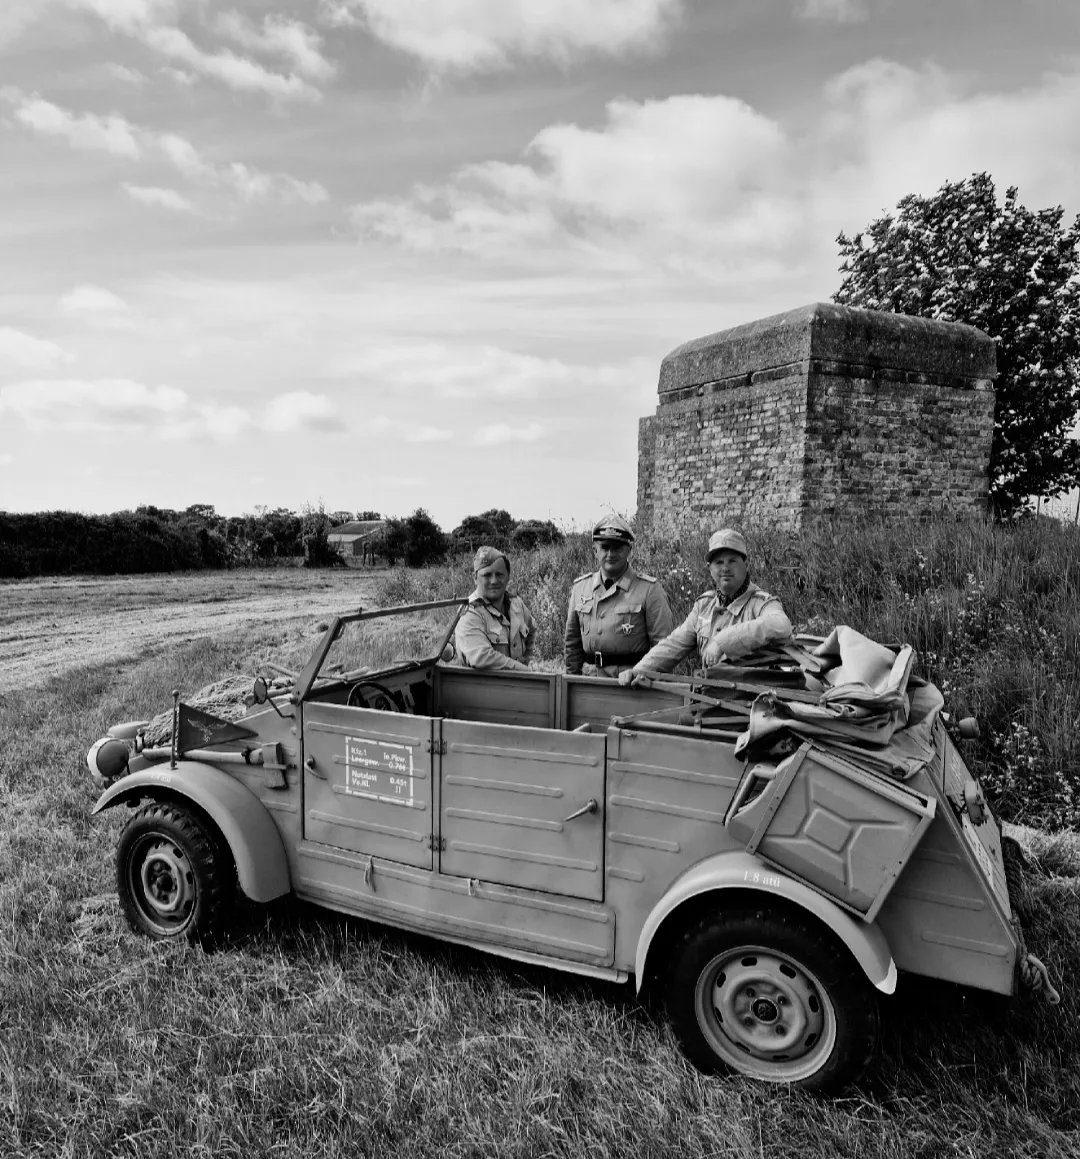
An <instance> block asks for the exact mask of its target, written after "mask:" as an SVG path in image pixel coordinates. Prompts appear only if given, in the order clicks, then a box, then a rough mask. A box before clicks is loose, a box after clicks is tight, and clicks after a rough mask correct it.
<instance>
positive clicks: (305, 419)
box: [262, 390, 344, 434]
mask: <svg viewBox="0 0 1080 1159" xmlns="http://www.w3.org/2000/svg"><path fill="white" fill-rule="evenodd" d="M343 425H344V424H343V423H342V421H341V417H340V415H339V413H338V411H337V410H336V409H335V407H334V406H333V404H332V403H331V401H330V400H329V399H328V398H327V397H326V395H324V394H312V393H311V392H310V391H306V390H297V391H290V392H289V393H288V394H281V395H278V396H277V397H276V398H274V399H272V400H271V401H270V405H269V406H268V407H267V408H266V411H265V414H264V416H263V418H262V426H263V427H264V429H265V430H268V431H277V432H281V433H285V434H288V433H289V432H291V431H294V430H296V429H297V428H301V427H307V428H311V429H315V430H333V429H335V427H337V428H338V429H341V428H342V427H343Z"/></svg>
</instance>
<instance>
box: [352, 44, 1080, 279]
mask: <svg viewBox="0 0 1080 1159" xmlns="http://www.w3.org/2000/svg"><path fill="white" fill-rule="evenodd" d="M810 109H812V113H811V112H810V111H807V112H805V113H804V112H803V111H802V110H795V111H794V112H792V113H791V114H790V115H789V117H788V118H787V119H785V121H783V122H780V121H778V120H776V119H773V118H770V117H767V116H765V115H764V114H762V113H760V112H758V111H756V110H754V109H752V108H750V107H749V106H747V105H746V104H744V103H742V102H740V101H737V100H734V99H732V98H730V97H727V96H723V95H711V96H707V95H700V94H698V95H684V96H671V97H667V98H665V99H662V100H653V101H640V102H636V101H629V100H617V101H612V102H611V103H610V104H609V105H608V106H607V110H606V116H605V118H604V121H603V123H602V124H600V125H598V126H588V125H580V124H557V125H551V126H549V127H547V128H545V129H543V130H541V132H539V133H538V134H537V135H536V136H535V137H534V138H533V140H532V141H531V142H530V144H529V145H528V147H527V148H526V150H525V151H524V154H523V157H522V159H521V160H520V161H518V162H516V163H507V162H505V161H489V162H482V163H477V164H470V165H466V166H463V167H461V168H459V169H458V170H456V171H455V172H453V173H451V174H450V175H448V176H447V177H446V179H445V180H443V181H441V182H431V183H427V184H421V185H416V186H414V187H413V189H412V190H411V191H410V192H409V193H408V194H407V195H406V196H403V197H400V198H397V199H394V200H382V201H371V202H366V203H362V204H359V205H356V206H354V207H353V209H352V212H351V220H352V222H353V224H354V226H355V227H356V229H357V230H358V231H359V232H360V233H361V234H362V235H365V236H367V237H369V238H373V239H382V240H386V241H391V242H394V243H396V244H400V245H402V246H404V247H407V248H410V249H413V250H417V251H420V252H424V253H432V254H433V253H439V252H459V253H465V254H468V255H469V256H470V257H475V258H479V259H481V260H484V261H487V262H490V263H492V264H495V265H497V266H499V267H502V268H517V269H520V268H521V267H522V266H523V265H524V266H527V267H529V268H532V269H534V270H537V271H548V272H551V271H560V272H571V271H574V270H590V271H597V270H601V271H603V270H606V271H610V272H624V273H626V274H634V275H638V276H640V277H643V278H651V279H655V278H657V277H659V276H663V275H664V274H667V275H670V276H674V277H679V278H683V279H686V278H687V277H689V278H692V279H693V280H698V281H704V282H706V283H711V284H717V283H727V284H729V285H731V286H732V287H735V286H738V285H742V286H744V287H745V286H747V285H748V284H750V283H755V284H760V283H762V282H771V283H774V284H777V283H779V282H780V280H782V279H786V280H787V281H788V282H789V283H791V284H795V283H797V282H800V280H801V281H802V282H804V283H805V282H806V281H807V280H808V279H809V278H810V277H815V278H817V279H820V276H821V270H822V269H823V268H827V264H828V263H829V262H831V261H835V260H836V259H835V255H836V249H835V242H834V239H835V237H836V234H837V232H838V231H839V230H841V229H845V230H849V231H851V230H854V229H858V228H859V227H861V226H862V225H864V224H866V222H867V221H869V220H870V219H871V218H872V217H875V216H877V215H878V214H880V213H881V212H883V211H884V210H886V209H888V208H889V207H891V206H894V205H895V204H896V202H897V200H898V199H899V198H900V197H902V196H903V195H904V194H906V193H910V192H919V193H932V192H933V191H934V190H936V189H937V188H938V187H939V186H940V185H941V184H942V183H943V182H945V181H947V180H959V179H962V178H964V177H966V176H968V175H969V174H970V173H971V172H973V171H978V170H983V169H986V170H988V171H989V172H991V173H992V174H993V175H994V176H995V178H997V180H998V181H999V182H1000V184H1001V186H1002V188H1004V187H1005V186H1006V185H1007V184H1012V183H1016V184H1019V185H1021V193H1022V195H1023V196H1024V198H1025V203H1026V204H1029V205H1031V204H1033V203H1034V204H1037V205H1046V204H1056V203H1058V202H1059V201H1061V200H1063V199H1064V198H1067V197H1072V196H1074V190H1075V173H1076V168H1077V165H1078V163H1080V66H1078V65H1075V64H1074V65H1073V66H1072V70H1071V71H1070V72H1063V73H1053V74H1047V75H1046V76H1044V77H1043V78H1042V79H1041V81H1040V82H1039V83H1037V84H1035V85H1032V86H1030V87H1029V88H1027V89H1025V90H1021V91H1018V92H1017V91H1014V92H1008V93H1003V92H980V91H975V90H973V89H972V88H971V87H970V86H969V84H968V83H967V82H965V81H964V80H962V79H961V78H957V77H952V76H950V75H948V74H946V73H945V72H943V71H942V70H941V69H939V68H936V67H934V66H932V65H927V66H925V67H922V68H918V69H913V68H909V67H906V66H903V65H899V64H895V63H892V62H888V61H881V60H875V61H870V62H868V63H866V64H863V65H860V66H859V67H857V68H853V69H850V70H848V71H846V72H844V73H843V74H841V75H839V76H838V77H836V78H835V79H834V80H833V81H831V82H830V83H829V84H828V85H826V86H825V87H824V89H823V91H822V92H821V94H820V95H815V96H813V97H810V96H808V100H807V110H810ZM1075 208H1080V206H1077V207H1074V211H1075ZM834 268H835V267H834ZM815 271H816V272H815ZM818 292H819V293H820V291H818ZM828 292H831V289H829V291H828Z"/></svg>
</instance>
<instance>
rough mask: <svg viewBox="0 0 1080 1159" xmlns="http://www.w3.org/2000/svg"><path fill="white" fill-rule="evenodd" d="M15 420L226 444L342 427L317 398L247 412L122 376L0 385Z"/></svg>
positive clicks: (1, 410)
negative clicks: (240, 439)
mask: <svg viewBox="0 0 1080 1159" xmlns="http://www.w3.org/2000/svg"><path fill="white" fill-rule="evenodd" d="M6 415H10V416H12V417H13V418H17V419H20V420H22V422H23V423H24V424H25V425H26V427H27V428H28V429H29V430H30V431H34V432H42V431H53V432H56V433H61V432H74V433H78V432H87V431H93V432H98V433H109V432H113V433H116V432H121V433H125V434H128V435H136V434H141V435H143V436H145V437H146V438H147V439H168V440H170V441H177V440H185V439H206V438H209V439H212V440H214V441H215V442H220V443H228V442H231V441H232V440H234V439H236V438H238V437H239V436H240V435H243V434H245V433H248V432H252V431H254V432H262V433H265V434H268V435H292V434H295V433H296V432H297V431H299V430H305V429H307V430H317V431H326V430H340V429H344V424H343V423H342V422H341V421H340V419H339V418H338V416H337V415H336V414H335V412H334V409H333V407H332V405H331V403H330V401H329V400H328V399H327V398H326V397H325V396H323V395H315V394H310V393H308V392H305V391H296V392H293V393H288V394H281V395H276V396H274V397H272V398H270V399H268V400H266V402H265V404H262V403H260V405H259V406H258V407H257V408H256V409H255V410H254V411H252V410H249V409H247V408H245V407H242V406H239V405H236V404H233V403H228V402H222V401H219V400H216V399H215V400H211V401H209V402H204V401H200V400H197V399H193V398H192V397H191V396H190V395H189V394H188V393H187V392H186V391H184V390H181V389H179V388H177V387H172V386H154V387H151V386H147V385H146V384H144V383H141V382H136V381H134V380H132V379H125V378H106V379H101V378H98V379H81V378H36V379H27V380H24V381H21V382H16V383H13V384H11V385H9V386H4V387H0V417H3V416H6Z"/></svg>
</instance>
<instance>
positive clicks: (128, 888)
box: [116, 801, 233, 946]
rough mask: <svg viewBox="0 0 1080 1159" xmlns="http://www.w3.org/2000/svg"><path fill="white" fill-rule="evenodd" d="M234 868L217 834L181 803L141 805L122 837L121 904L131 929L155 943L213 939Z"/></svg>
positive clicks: (118, 868)
mask: <svg viewBox="0 0 1080 1159" xmlns="http://www.w3.org/2000/svg"><path fill="white" fill-rule="evenodd" d="M232 872H233V871H232V864H231V861H230V859H229V857H228V854H227V852H223V851H222V850H221V849H220V847H219V845H218V843H217V841H216V840H215V835H214V834H213V833H211V832H209V831H208V830H207V827H206V825H205V823H204V822H203V821H201V820H200V819H199V818H198V817H196V816H195V815H194V814H192V813H191V812H190V811H188V810H187V809H184V808H183V807H182V806H179V805H173V804H170V803H167V802H162V801H157V802H153V803H152V804H149V805H144V806H143V807H142V808H141V809H139V811H138V812H137V813H136V814H135V815H134V816H133V817H132V818H131V819H130V820H129V821H128V823H127V825H125V826H124V831H123V833H121V835H120V842H119V845H118V847H117V851H116V883H117V890H118V892H119V895H120V907H121V909H122V910H123V912H124V916H125V917H126V918H127V921H128V923H129V924H130V925H131V927H132V929H134V930H135V931H136V932H138V933H142V934H146V935H147V936H148V937H150V938H153V939H155V940H156V941H170V940H173V939H177V938H186V939H187V940H188V941H191V942H200V943H202V944H203V945H207V946H209V945H212V944H213V943H214V942H216V941H217V940H218V939H219V938H220V936H221V934H222V933H223V931H224V926H225V918H226V915H227V913H228V910H229V905H230V902H231V898H232V892H233V891H232V888H231V884H230V883H231V881H232Z"/></svg>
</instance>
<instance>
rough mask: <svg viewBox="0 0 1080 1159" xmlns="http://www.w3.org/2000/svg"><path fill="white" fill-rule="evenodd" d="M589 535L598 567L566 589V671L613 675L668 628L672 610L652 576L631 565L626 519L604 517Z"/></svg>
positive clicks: (638, 657) (631, 538)
mask: <svg viewBox="0 0 1080 1159" xmlns="http://www.w3.org/2000/svg"><path fill="white" fill-rule="evenodd" d="M592 537H593V551H594V552H595V553H596V563H597V570H596V571H590V572H586V574H585V575H579V576H578V577H577V579H576V580H574V586H573V587H572V588H571V589H570V607H569V610H568V611H567V616H566V639H565V656H566V671H567V672H568V673H570V674H571V675H580V674H582V673H583V672H584V674H585V675H587V676H609V677H611V678H613V679H614V678H616V677H618V675H619V673H620V672H624V671H629V670H630V669H631V668H633V666H634V665H635V664H636V663H637V662H638V661H639V660H641V658H642V657H643V656H644V655H645V653H646V652H648V650H649V649H650V648H651V647H652V646H653V644H655V643H657V641H659V640H662V639H663V638H664V637H665V636H666V635H667V634H668V633H669V632H670V631H671V625H672V618H671V608H669V607H668V602H667V596H666V595H664V589H663V588H662V587H661V586H660V584H659V583H658V582H657V580H656V579H655V578H654V577H653V576H651V575H644V574H642V573H641V572H636V571H634V569H633V568H632V567H631V566H630V551H631V547H632V545H633V542H634V533H633V532H632V531H631V530H630V525H629V524H628V523H627V522H626V520H625V519H623V518H622V517H621V516H619V515H615V514H611V515H605V516H604V517H603V518H602V519H600V520H598V521H597V523H596V525H595V526H594V527H593V531H592Z"/></svg>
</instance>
